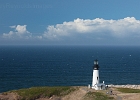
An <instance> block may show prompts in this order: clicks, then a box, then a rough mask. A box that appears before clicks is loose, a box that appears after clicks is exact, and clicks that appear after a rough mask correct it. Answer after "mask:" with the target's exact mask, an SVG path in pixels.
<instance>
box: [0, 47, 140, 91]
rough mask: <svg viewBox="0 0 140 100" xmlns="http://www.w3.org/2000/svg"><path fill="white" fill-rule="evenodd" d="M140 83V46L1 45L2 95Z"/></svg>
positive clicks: (0, 80)
mask: <svg viewBox="0 0 140 100" xmlns="http://www.w3.org/2000/svg"><path fill="white" fill-rule="evenodd" d="M95 59H98V61H99V66H100V68H99V72H100V82H102V81H105V84H116V85H118V84H120V85H123V84H140V47H139V46H0V92H5V91H9V90H15V89H21V88H29V87H36V86H87V85H88V84H91V82H92V72H93V62H94V60H95Z"/></svg>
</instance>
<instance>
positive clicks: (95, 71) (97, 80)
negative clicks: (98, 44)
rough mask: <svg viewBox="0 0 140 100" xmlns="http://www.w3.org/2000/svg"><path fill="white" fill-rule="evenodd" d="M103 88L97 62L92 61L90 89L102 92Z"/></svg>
mask: <svg viewBox="0 0 140 100" xmlns="http://www.w3.org/2000/svg"><path fill="white" fill-rule="evenodd" d="M105 87H106V86H105V84H104V81H103V83H100V78H99V65H98V60H94V66H93V78H92V88H93V89H95V90H103V89H105Z"/></svg>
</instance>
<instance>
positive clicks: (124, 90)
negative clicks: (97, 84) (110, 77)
mask: <svg viewBox="0 0 140 100" xmlns="http://www.w3.org/2000/svg"><path fill="white" fill-rule="evenodd" d="M117 90H118V91H120V92H122V93H140V89H131V88H117Z"/></svg>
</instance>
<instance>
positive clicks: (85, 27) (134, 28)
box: [0, 0, 140, 45]
mask: <svg viewBox="0 0 140 100" xmlns="http://www.w3.org/2000/svg"><path fill="white" fill-rule="evenodd" d="M139 5H140V1H139V0H135V1H134V0H59V1H58V0H32V1H31V0H20V1H19V0H1V1H0V44H1V45H5V44H6V45H10V44H12V45H13V44H15V45H21V44H27V45H28V44H31V45H44V44H46V45H77V44H78V45H139V42H140V13H139V9H140V6H139Z"/></svg>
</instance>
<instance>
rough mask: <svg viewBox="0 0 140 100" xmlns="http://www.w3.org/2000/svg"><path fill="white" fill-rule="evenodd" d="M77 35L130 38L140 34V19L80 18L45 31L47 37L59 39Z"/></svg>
mask: <svg viewBox="0 0 140 100" xmlns="http://www.w3.org/2000/svg"><path fill="white" fill-rule="evenodd" d="M72 36H77V38H83V39H84V38H85V37H90V38H98V39H101V38H105V39H107V38H108V37H112V38H128V37H139V36H140V20H136V19H135V18H134V17H126V18H124V19H118V20H112V19H111V20H105V19H102V18H96V19H93V20H91V19H80V18H77V19H75V20H74V21H69V22H63V23H62V24H56V25H50V26H48V27H47V30H46V31H45V32H44V34H43V37H44V38H47V39H58V38H64V37H70V38H71V37H72Z"/></svg>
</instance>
